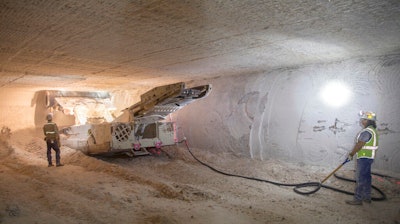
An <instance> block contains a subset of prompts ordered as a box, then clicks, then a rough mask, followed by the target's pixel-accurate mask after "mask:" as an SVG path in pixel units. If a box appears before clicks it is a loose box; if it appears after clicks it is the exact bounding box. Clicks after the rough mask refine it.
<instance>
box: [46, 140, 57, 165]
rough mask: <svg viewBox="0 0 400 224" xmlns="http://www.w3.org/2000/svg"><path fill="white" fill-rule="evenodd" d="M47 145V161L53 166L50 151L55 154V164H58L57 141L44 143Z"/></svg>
mask: <svg viewBox="0 0 400 224" xmlns="http://www.w3.org/2000/svg"><path fill="white" fill-rule="evenodd" d="M46 143H47V161H48V162H49V164H53V162H52V160H51V149H54V151H55V152H56V164H60V147H58V143H57V141H46Z"/></svg>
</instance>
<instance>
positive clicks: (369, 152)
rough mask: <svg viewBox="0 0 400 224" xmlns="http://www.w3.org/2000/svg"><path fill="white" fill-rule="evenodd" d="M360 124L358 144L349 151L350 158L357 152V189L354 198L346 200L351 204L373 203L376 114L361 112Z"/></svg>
mask: <svg viewBox="0 0 400 224" xmlns="http://www.w3.org/2000/svg"><path fill="white" fill-rule="evenodd" d="M360 116H361V118H360V124H361V126H362V127H363V129H362V130H361V132H360V133H359V134H358V136H357V139H356V144H355V146H354V147H353V150H352V151H351V152H350V153H349V160H352V159H353V156H354V155H356V154H357V168H356V189H355V193H354V198H353V200H348V201H346V203H347V204H350V205H362V204H363V202H367V203H371V181H372V178H371V165H372V163H373V162H374V158H375V154H376V150H378V133H377V131H376V114H375V113H373V112H363V111H361V112H360Z"/></svg>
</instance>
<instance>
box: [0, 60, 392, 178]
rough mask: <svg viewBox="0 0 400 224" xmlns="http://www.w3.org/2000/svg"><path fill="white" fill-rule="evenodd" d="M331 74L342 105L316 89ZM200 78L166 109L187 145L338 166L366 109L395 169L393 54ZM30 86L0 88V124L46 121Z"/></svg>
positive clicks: (388, 165) (121, 93)
mask: <svg viewBox="0 0 400 224" xmlns="http://www.w3.org/2000/svg"><path fill="white" fill-rule="evenodd" d="M332 80H339V81H341V82H343V83H345V84H347V85H348V86H349V87H350V90H351V91H352V98H351V99H350V101H349V102H348V103H347V104H346V105H344V106H343V107H338V108H332V107H330V106H328V105H326V104H325V103H324V102H323V101H322V100H321V98H320V96H319V95H320V91H321V88H322V87H323V86H324V85H325V84H326V83H328V82H330V81H332ZM206 83H211V84H212V86H213V90H212V92H211V94H210V95H209V96H208V97H207V98H204V99H201V100H199V101H197V102H194V103H192V104H190V105H189V106H187V107H185V108H183V109H182V110H181V111H179V112H178V113H175V114H174V115H173V116H172V118H173V119H176V120H177V122H178V128H179V129H178V130H179V134H180V137H183V135H185V136H186V137H187V139H188V142H189V144H190V146H192V147H196V148H201V149H203V150H208V151H210V152H214V151H215V152H230V153H234V154H236V155H238V156H244V157H251V158H254V159H259V160H268V159H270V158H274V159H281V160H285V161H291V162H298V163H300V164H314V165H329V166H337V165H338V164H339V163H340V162H342V161H343V160H344V159H345V156H346V154H347V152H348V151H350V150H351V148H352V147H353V144H354V139H355V136H356V134H357V133H358V131H359V130H360V129H361V127H360V126H359V123H358V121H359V117H358V112H359V111H360V110H372V111H375V112H376V113H377V117H378V122H377V124H378V130H379V134H380V149H379V151H378V153H377V158H376V160H375V164H374V168H377V169H382V170H388V171H394V172H397V173H399V172H400V163H399V162H398V161H400V148H399V145H400V116H399V114H400V90H399V89H400V88H399V87H400V55H392V56H385V57H376V58H360V59H353V60H348V61H341V62H337V63H332V64H319V65H309V66H305V67H301V68H292V69H282V70H276V71H272V72H268V71H266V72H264V73H261V74H248V75H241V76H233V77H232V76H231V77H220V78H215V79H210V80H198V81H195V82H194V83H188V84H187V86H188V87H190V86H195V85H201V84H206ZM37 91H38V90H33V89H29V87H21V88H13V89H11V88H7V86H3V87H2V88H0V126H1V127H3V126H6V127H9V128H10V129H11V131H16V130H18V129H22V128H33V127H35V125H36V126H37V123H38V122H39V123H40V121H41V120H40V119H43V121H41V122H45V121H44V115H43V116H41V117H42V118H41V117H40V116H38V114H39V113H37V111H38V108H36V106H37V105H38V102H39V101H40V99H39V97H38V94H37ZM143 91H144V90H143V89H141V90H132V91H127V90H118V91H114V92H112V95H113V96H114V99H115V101H116V104H117V105H119V107H120V108H125V107H126V106H130V105H131V104H134V103H136V102H137V100H138V99H139V95H140V93H143ZM39 110H41V109H40V108H39ZM35 116H36V117H35ZM39 131H40V130H39Z"/></svg>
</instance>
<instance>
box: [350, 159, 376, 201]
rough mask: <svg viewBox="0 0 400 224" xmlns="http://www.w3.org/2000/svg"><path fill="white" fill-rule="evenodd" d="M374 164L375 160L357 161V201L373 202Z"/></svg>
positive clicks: (355, 195)
mask: <svg viewBox="0 0 400 224" xmlns="http://www.w3.org/2000/svg"><path fill="white" fill-rule="evenodd" d="M373 162H374V160H373V159H365V158H361V159H357V168H356V191H355V194H354V199H355V200H358V201H362V200H371V182H372V180H371V165H372V163H373Z"/></svg>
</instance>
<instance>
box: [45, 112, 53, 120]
mask: <svg viewBox="0 0 400 224" xmlns="http://www.w3.org/2000/svg"><path fill="white" fill-rule="evenodd" d="M46 120H48V121H51V120H53V114H52V113H50V114H47V116H46Z"/></svg>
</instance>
